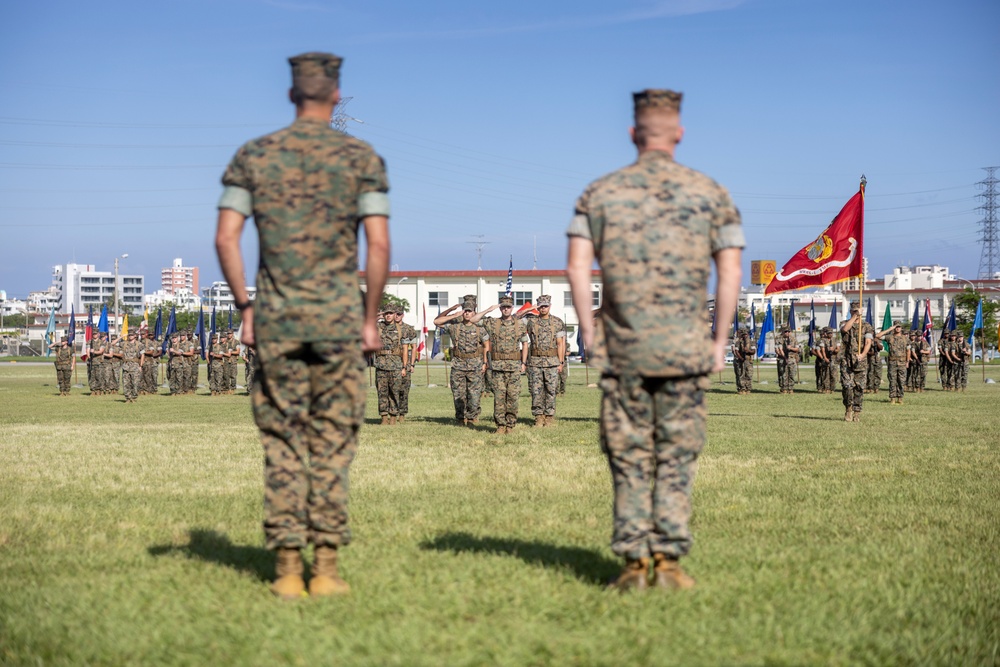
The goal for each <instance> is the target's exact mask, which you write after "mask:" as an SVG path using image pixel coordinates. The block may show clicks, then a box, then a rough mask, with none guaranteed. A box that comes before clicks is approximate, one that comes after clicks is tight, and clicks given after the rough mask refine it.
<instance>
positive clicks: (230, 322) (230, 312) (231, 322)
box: [229, 304, 233, 329]
mask: <svg viewBox="0 0 1000 667" xmlns="http://www.w3.org/2000/svg"><path fill="white" fill-rule="evenodd" d="M229 328H230V329H232V328H233V304H229Z"/></svg>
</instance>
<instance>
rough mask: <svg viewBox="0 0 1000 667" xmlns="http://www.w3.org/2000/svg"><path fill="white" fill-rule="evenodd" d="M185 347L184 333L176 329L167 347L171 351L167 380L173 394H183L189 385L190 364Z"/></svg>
mask: <svg viewBox="0 0 1000 667" xmlns="http://www.w3.org/2000/svg"><path fill="white" fill-rule="evenodd" d="M184 349H185V345H184V341H183V334H181V333H180V332H177V331H175V332H174V333H172V334H171V335H170V347H169V348H168V349H167V352H169V353H170V357H169V360H168V361H167V380H168V382H169V383H170V394H171V395H172V396H178V395H180V394H183V393H184V392H185V389H186V387H187V369H188V364H187V362H186V361H185V360H184Z"/></svg>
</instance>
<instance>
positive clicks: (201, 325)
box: [194, 306, 205, 359]
mask: <svg viewBox="0 0 1000 667" xmlns="http://www.w3.org/2000/svg"><path fill="white" fill-rule="evenodd" d="M194 335H195V336H197V337H198V345H199V346H200V347H201V358H202V359H204V358H205V309H204V308H202V307H201V306H198V328H196V329H195V330H194Z"/></svg>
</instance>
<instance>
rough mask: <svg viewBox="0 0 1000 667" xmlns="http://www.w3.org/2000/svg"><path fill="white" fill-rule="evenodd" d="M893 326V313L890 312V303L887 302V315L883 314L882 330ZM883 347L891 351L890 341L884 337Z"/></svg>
mask: <svg viewBox="0 0 1000 667" xmlns="http://www.w3.org/2000/svg"><path fill="white" fill-rule="evenodd" d="M891 326H892V315H891V314H890V313H889V304H885V315H883V316H882V331H885V330H886V329H888V328H889V327H891ZM882 349H883V350H885V351H886V352H888V351H889V341H887V340H885V339H884V338H883V339H882Z"/></svg>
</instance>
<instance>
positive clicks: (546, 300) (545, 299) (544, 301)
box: [535, 294, 552, 308]
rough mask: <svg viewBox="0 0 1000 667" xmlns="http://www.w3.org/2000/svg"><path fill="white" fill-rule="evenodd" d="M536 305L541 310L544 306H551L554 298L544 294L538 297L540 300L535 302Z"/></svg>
mask: <svg viewBox="0 0 1000 667" xmlns="http://www.w3.org/2000/svg"><path fill="white" fill-rule="evenodd" d="M535 305H536V306H538V307H539V308H541V307H542V306H551V305H552V297H551V296H549V295H548V294H542V295H541V296H539V297H538V299H536V300H535Z"/></svg>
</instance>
